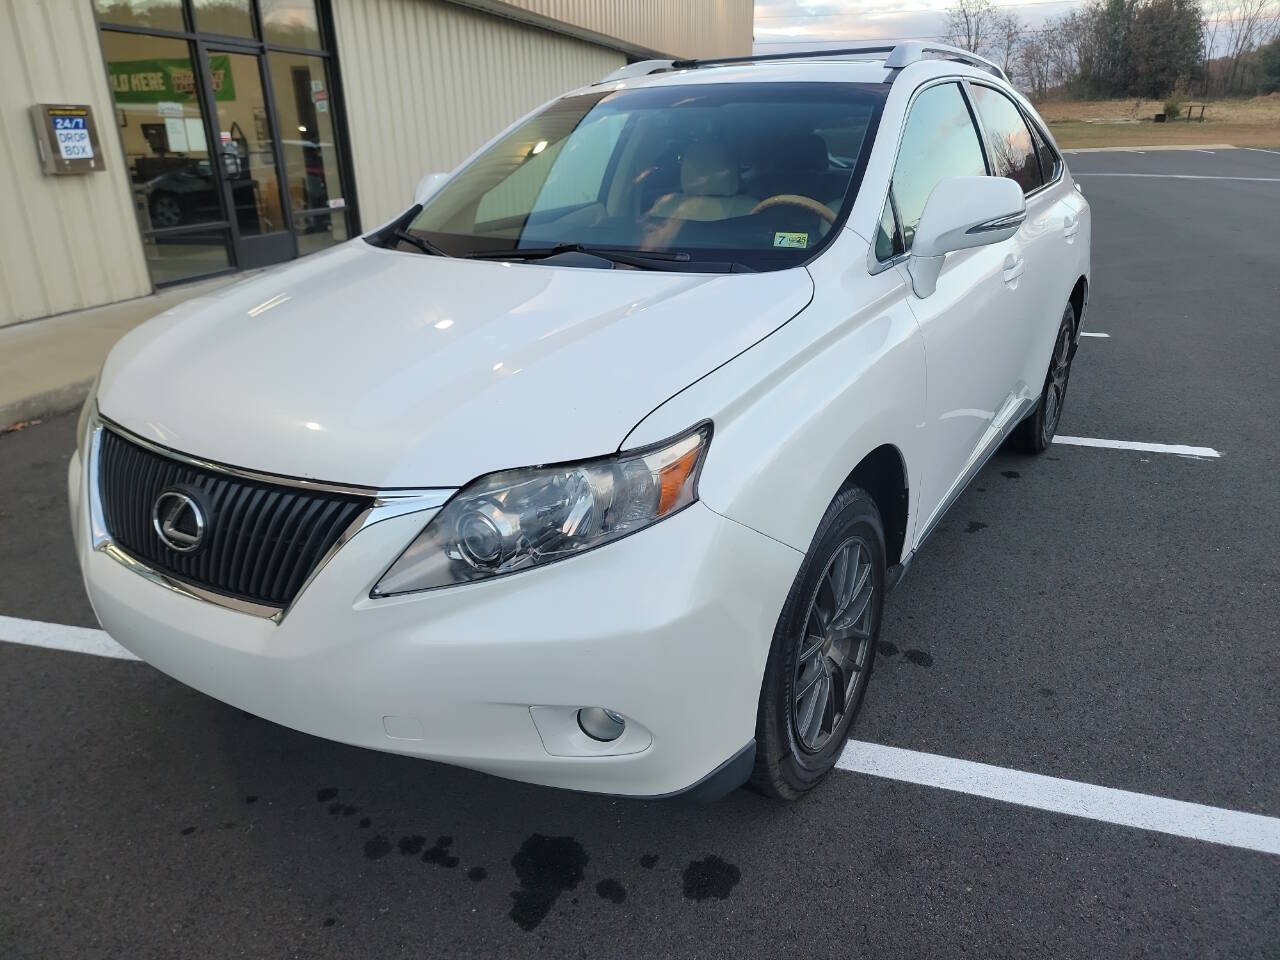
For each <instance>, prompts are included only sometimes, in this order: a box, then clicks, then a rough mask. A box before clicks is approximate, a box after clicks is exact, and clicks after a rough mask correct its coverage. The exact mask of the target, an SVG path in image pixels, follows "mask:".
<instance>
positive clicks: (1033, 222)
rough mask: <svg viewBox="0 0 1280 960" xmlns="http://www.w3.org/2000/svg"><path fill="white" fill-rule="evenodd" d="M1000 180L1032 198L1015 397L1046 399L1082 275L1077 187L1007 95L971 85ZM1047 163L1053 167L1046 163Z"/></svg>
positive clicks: (1015, 332)
mask: <svg viewBox="0 0 1280 960" xmlns="http://www.w3.org/2000/svg"><path fill="white" fill-rule="evenodd" d="M966 87H967V89H968V91H969V94H970V98H971V100H972V103H973V106H974V109H975V112H976V114H977V117H978V121H979V124H980V125H981V127H982V131H983V139H984V143H985V145H986V148H987V159H988V162H989V164H990V166H991V172H992V175H993V176H998V177H1009V178H1010V179H1012V180H1015V181H1017V183H1018V184H1019V186H1021V187H1022V190H1023V194H1024V195H1025V196H1026V203H1027V218H1026V220H1024V221H1023V223H1022V226H1021V227H1020V228H1019V229H1018V236H1017V241H1018V247H1019V249H1018V251H1017V252H1016V256H1018V257H1020V258H1021V261H1022V262H1021V263H1020V264H1019V265H1018V266H1019V269H1020V270H1021V272H1022V276H1021V277H1020V278H1019V281H1018V282H1019V285H1020V287H1021V290H1020V292H1021V294H1022V301H1023V303H1022V305H1021V307H1020V310H1021V312H1020V314H1019V316H1018V317H1017V323H1016V324H1015V325H1014V326H1013V327H1012V328H1011V330H1010V336H1011V337H1012V338H1013V339H1012V342H1013V343H1014V344H1015V345H1016V354H1015V361H1016V364H1017V366H1016V368H1015V370H1014V374H1013V375H1014V392H1015V395H1016V396H1017V397H1019V398H1022V399H1024V400H1034V399H1035V398H1037V397H1039V395H1040V391H1041V390H1042V389H1043V387H1044V378H1045V373H1046V371H1047V369H1048V365H1049V356H1050V354H1051V353H1052V351H1053V343H1054V337H1055V335H1056V334H1057V332H1058V325H1059V323H1060V322H1061V320H1062V308H1063V307H1064V306H1066V303H1067V299H1068V296H1069V294H1070V291H1071V286H1072V284H1073V283H1074V281H1075V277H1074V274H1073V273H1072V272H1071V271H1069V270H1067V269H1066V265H1067V264H1068V263H1072V262H1074V259H1075V258H1074V257H1073V256H1072V255H1071V253H1072V251H1071V250H1070V249H1069V246H1070V244H1071V243H1072V242H1073V237H1074V233H1075V230H1076V229H1078V226H1079V219H1078V216H1077V214H1076V210H1075V208H1074V207H1073V206H1072V205H1071V203H1070V198H1069V196H1068V194H1070V193H1071V192H1072V191H1071V188H1070V187H1069V186H1068V185H1067V184H1066V182H1065V179H1064V178H1063V176H1062V160H1061V158H1059V157H1058V156H1057V155H1056V154H1055V153H1054V152H1053V150H1052V148H1051V147H1049V145H1048V143H1047V142H1046V140H1045V138H1044V137H1043V136H1042V135H1040V134H1039V133H1038V131H1036V130H1035V127H1034V124H1031V123H1029V122H1028V120H1027V117H1026V116H1025V115H1024V114H1023V112H1022V110H1021V109H1020V108H1019V107H1018V105H1017V104H1016V103H1015V102H1014V101H1013V99H1012V98H1011V97H1009V96H1008V95H1007V94H1006V93H1005V92H1003V91H1002V90H999V89H997V88H996V87H994V86H992V85H990V84H985V83H981V82H978V81H967V82H966ZM1046 161H1047V162H1046Z"/></svg>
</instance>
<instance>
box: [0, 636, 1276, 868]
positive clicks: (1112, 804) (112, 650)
mask: <svg viewBox="0 0 1280 960" xmlns="http://www.w3.org/2000/svg"><path fill="white" fill-rule="evenodd" d="M4 641H7V642H9V643H15V644H24V645H26V646H34V647H43V648H46V649H51V650H65V651H70V652H75V653H88V654H92V655H93V656H98V657H116V658H119V659H122V660H137V659H138V658H137V657H135V656H134V655H133V654H131V653H130V652H129V651H128V650H126V649H125V648H124V647H122V646H120V645H119V644H118V643H116V642H115V641H114V640H112V639H111V638H110V637H108V636H107V634H106V632H105V631H102V630H88V629H85V628H84V627H66V626H62V625H61V624H56V623H41V622H39V621H35V620H21V619H18V618H17V617H2V616H0V642H4ZM836 767H837V768H838V769H841V770H847V771H849V772H851V773H864V774H870V775H871V776H875V777H885V778H888V779H890V780H902V781H905V782H907V783H916V784H920V785H922V786H926V787H937V788H939V789H941V790H952V791H955V792H957V793H967V794H971V795H973V796H977V797H987V798H989V799H992V800H1001V801H1004V802H1005V803H1014V804H1019V805H1021V806H1024V807H1035V808H1036V809H1038V810H1048V811H1050V812H1052V813H1065V814H1068V815H1070V816H1076V817H1087V818H1089V819H1091V820H1101V821H1104V822H1107V823H1115V824H1119V825H1120V826H1125V827H1137V828H1138V829H1141V830H1156V831H1159V832H1161V833H1170V834H1173V835H1174V836H1178V837H1188V838H1191V839H1193V840H1207V841H1209V842H1210V843H1221V844H1226V845H1227V846H1232V847H1243V848H1245V849H1247V850H1259V851H1262V852H1263V853H1275V854H1280V818H1276V817H1266V816H1262V815H1261V814H1256V813H1241V812H1240V811H1237V810H1227V809H1224V808H1222V807H1209V806H1204V805H1203V804H1199V803H1187V802H1186V801H1183V800H1168V799H1165V798H1163V797H1155V796H1151V795H1149V794H1145V793H1131V792H1130V791H1128V790H1115V789H1112V788H1111V787H1098V786H1094V785H1093V784H1088V783H1080V782H1078V781H1075V780H1062V779H1059V778H1058V777H1047V776H1044V775H1042V774H1038V773H1026V772H1024V771H1021V770H1010V769H1008V768H1006V767H995V766H991V765H989V764H985V763H975V762H973V761H971V760H957V759H956V758H954V757H943V756H939V755H938V754H934V753H920V752H918V751H916V750H904V749H902V748H901V747H886V746H883V745H881V744H878V743H867V742H865V741H861V740H850V741H849V744H848V745H847V746H846V747H845V749H844V752H843V753H842V754H841V755H840V759H839V760H838V761H837V762H836Z"/></svg>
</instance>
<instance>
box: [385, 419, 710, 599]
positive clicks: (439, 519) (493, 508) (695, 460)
mask: <svg viewBox="0 0 1280 960" xmlns="http://www.w3.org/2000/svg"><path fill="white" fill-rule="evenodd" d="M710 440H711V425H710V424H709V423H706V424H700V425H699V426H697V427H695V428H694V429H693V430H691V431H690V432H689V433H686V434H684V435H682V436H680V437H678V438H676V439H675V440H667V441H664V442H663V443H661V444H658V445H657V446H654V447H647V448H644V449H642V450H632V451H629V452H627V453H621V454H617V455H616V456H612V457H605V458H602V459H600V460H591V461H587V462H585V463H579V464H573V465H570V466H562V467H531V468H528V469H524V470H505V471H503V472H501V473H492V474H489V475H488V476H487V477H481V478H480V479H479V480H476V481H474V482H473V483H471V484H469V485H468V486H466V487H464V488H463V489H462V490H460V491H459V492H458V493H457V494H455V495H454V497H453V498H452V499H451V500H450V501H449V502H448V503H447V504H445V505H444V507H443V508H442V509H441V510H440V512H439V513H438V514H436V515H435V517H433V518H432V520H431V522H430V523H428V524H427V526H426V527H425V528H424V529H423V531H422V533H420V534H418V536H417V538H416V539H415V540H414V541H413V542H412V543H411V544H409V546H408V547H407V548H406V549H405V551H404V553H402V554H400V557H399V559H397V560H396V562H395V563H393V564H392V565H391V568H390V569H389V570H388V571H387V572H386V573H385V574H383V575H382V579H381V580H379V581H378V584H377V586H375V587H374V588H373V596H375V597H385V596H390V595H391V594H396V593H409V592H412V591H414V590H429V589H431V588H432V587H443V586H448V585H449V584H454V583H466V582H468V581H471V580H484V579H486V578H488V577H496V576H501V575H502V574H507V573H515V572H516V571H517V570H525V569H527V568H529V567H534V566H538V565H539V564H544V563H553V562H554V561H556V560H562V559H564V558H565V557H570V556H573V555H574V554H576V553H582V552H583V551H584V550H590V549H592V548H593V547H598V546H600V545H601V544H605V543H608V542H610V541H611V540H617V539H618V538H619V537H625V536H626V535H627V534H629V533H635V532H636V531H637V530H640V529H642V528H644V527H647V526H649V525H650V524H653V523H657V522H658V521H659V520H663V519H665V518H666V517H669V516H671V515H672V514H673V513H676V512H678V511H680V510H682V509H683V508H685V507H687V506H688V505H689V504H691V503H693V501H694V500H696V499H697V495H698V494H697V481H698V471H699V469H700V468H701V466H702V461H703V459H704V458H705V456H706V452H707V445H708V443H709V442H710Z"/></svg>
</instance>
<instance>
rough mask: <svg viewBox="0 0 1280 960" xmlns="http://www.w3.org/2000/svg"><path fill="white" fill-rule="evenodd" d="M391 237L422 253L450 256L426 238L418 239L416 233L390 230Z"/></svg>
mask: <svg viewBox="0 0 1280 960" xmlns="http://www.w3.org/2000/svg"><path fill="white" fill-rule="evenodd" d="M391 235H392V236H393V237H395V238H396V239H397V240H403V241H404V242H405V243H408V244H412V245H413V246H415V247H417V248H418V249H419V250H421V251H422V252H423V253H429V254H432V255H433V256H436V257H447V256H450V254H447V253H445V252H444V251H443V250H441V249H440V248H439V247H437V246H436V245H435V244H434V243H432V242H431V241H430V240H428V239H427V238H426V237H420V236H418V235H417V234H416V233H410V232H409V231H408V230H401V229H396V230H392V231H391Z"/></svg>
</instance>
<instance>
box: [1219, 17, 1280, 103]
mask: <svg viewBox="0 0 1280 960" xmlns="http://www.w3.org/2000/svg"><path fill="white" fill-rule="evenodd" d="M1213 18H1214V19H1215V20H1216V21H1217V23H1218V25H1219V26H1220V32H1221V35H1222V37H1223V41H1224V46H1225V49H1224V51H1223V52H1224V53H1225V54H1226V57H1227V62H1228V67H1227V75H1226V83H1225V87H1226V89H1225V92H1226V93H1240V92H1243V91H1244V90H1245V88H1246V86H1247V83H1246V78H1247V75H1248V67H1249V61H1250V59H1251V54H1252V53H1253V52H1254V50H1256V49H1257V48H1258V47H1260V46H1262V45H1263V44H1264V43H1266V42H1267V41H1268V40H1270V39H1271V38H1272V37H1273V36H1274V35H1275V30H1276V26H1277V21H1278V20H1280V5H1278V4H1277V3H1276V0H1225V2H1221V3H1219V4H1218V5H1217V6H1215V7H1214V8H1213Z"/></svg>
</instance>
